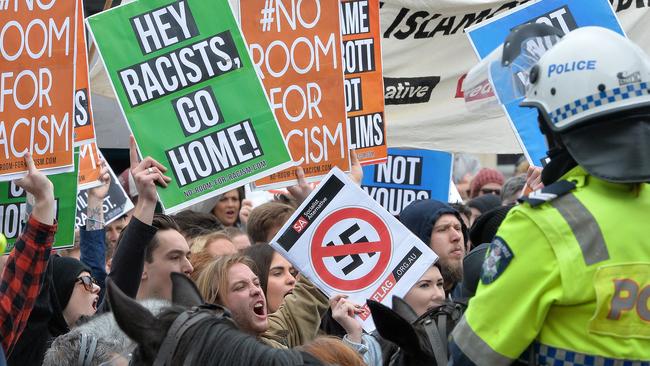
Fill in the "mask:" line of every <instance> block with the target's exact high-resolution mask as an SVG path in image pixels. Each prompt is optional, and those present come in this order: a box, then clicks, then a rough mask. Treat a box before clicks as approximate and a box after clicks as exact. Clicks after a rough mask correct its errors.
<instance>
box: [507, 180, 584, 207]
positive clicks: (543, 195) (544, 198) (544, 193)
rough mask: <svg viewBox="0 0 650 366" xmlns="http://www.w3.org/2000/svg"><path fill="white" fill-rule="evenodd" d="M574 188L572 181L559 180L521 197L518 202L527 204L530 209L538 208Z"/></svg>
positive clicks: (574, 184)
mask: <svg viewBox="0 0 650 366" xmlns="http://www.w3.org/2000/svg"><path fill="white" fill-rule="evenodd" d="M575 188H576V183H575V182H574V181H568V180H560V181H557V182H555V183H553V184H551V185H548V186H546V187H544V188H542V189H538V190H536V191H534V192H532V193H531V194H529V195H528V196H526V197H521V198H520V199H519V202H521V203H528V205H530V207H532V208H538V207H540V206H542V205H543V204H545V203H548V202H551V201H553V200H556V199H558V198H559V197H562V196H564V195H565V194H567V193H569V192H571V191H573V190H574V189H575Z"/></svg>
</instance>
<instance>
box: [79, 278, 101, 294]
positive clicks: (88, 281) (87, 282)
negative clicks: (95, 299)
mask: <svg viewBox="0 0 650 366" xmlns="http://www.w3.org/2000/svg"><path fill="white" fill-rule="evenodd" d="M77 282H81V284H83V285H84V288H85V289H86V291H88V292H93V291H94V290H95V285H97V280H95V279H94V278H92V277H91V276H81V277H78V278H77V281H75V283H77ZM97 286H99V285H97Z"/></svg>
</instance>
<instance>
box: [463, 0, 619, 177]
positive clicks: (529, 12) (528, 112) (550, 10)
mask: <svg viewBox="0 0 650 366" xmlns="http://www.w3.org/2000/svg"><path fill="white" fill-rule="evenodd" d="M527 23H543V24H547V25H550V26H553V27H555V28H557V29H559V30H561V31H562V32H563V33H565V34H566V33H568V32H570V31H572V30H574V29H576V28H579V27H586V26H599V27H604V28H608V29H611V30H613V31H615V32H618V33H620V34H622V35H625V34H624V32H623V28H622V27H621V25H620V23H619V21H618V19H617V18H616V15H615V13H614V9H612V7H611V5H610V3H609V2H608V1H607V0H571V1H569V0H543V1H539V2H534V3H532V4H529V5H525V6H522V7H517V8H516V9H515V10H514V11H512V12H509V13H504V14H503V15H502V16H500V17H497V18H494V19H492V20H490V21H488V22H485V23H481V24H479V25H477V26H475V27H471V28H469V29H468V30H467V35H468V37H469V39H470V42H471V43H472V46H473V47H474V51H475V52H476V54H477V56H478V57H479V59H483V58H485V57H487V56H488V55H489V54H490V53H491V52H492V51H494V50H495V49H497V48H498V47H499V46H500V45H501V44H502V43H503V41H504V40H505V38H506V37H507V36H508V34H509V33H510V31H511V30H512V29H513V28H514V27H516V26H518V25H522V24H527ZM491 82H492V83H493V86H494V89H495V92H496V94H497V97H498V98H499V100H500V101H501V103H503V107H504V110H505V112H506V116H507V117H508V120H509V121H510V123H511V125H512V127H513V128H514V130H515V132H516V134H517V138H518V139H519V142H520V145H521V146H522V149H523V150H524V153H525V154H526V157H527V158H528V161H529V162H530V163H531V164H532V165H535V166H541V162H542V160H543V159H544V158H545V157H546V151H547V150H548V148H547V146H546V141H545V139H544V136H543V135H542V133H541V132H540V131H539V128H538V123H537V112H536V111H535V110H533V109H530V108H522V107H520V106H519V103H520V102H521V100H522V99H523V98H519V99H515V100H511V98H509V96H510V95H512V85H511V82H510V83H508V82H506V81H505V80H503V79H499V78H491Z"/></svg>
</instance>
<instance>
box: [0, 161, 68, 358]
mask: <svg viewBox="0 0 650 366" xmlns="http://www.w3.org/2000/svg"><path fill="white" fill-rule="evenodd" d="M25 163H26V165H27V169H28V174H27V175H26V176H25V177H24V178H22V179H20V180H18V181H16V185H17V186H19V187H21V188H22V189H24V190H25V191H26V192H27V193H29V194H31V195H32V196H33V197H34V205H33V210H32V214H31V216H30V217H29V219H28V220H27V223H26V226H25V230H24V231H23V233H22V234H21V235H20V236H19V237H18V239H17V240H16V243H15V245H14V248H13V249H12V251H11V253H10V254H9V258H8V259H7V264H6V267H5V271H4V272H3V273H2V282H1V284H0V330H1V331H2V347H3V348H4V350H5V353H6V354H9V353H10V352H11V349H12V348H13V346H14V344H15V343H16V341H17V340H18V338H19V337H20V334H21V333H22V332H23V330H24V329H25V325H26V324H27V319H28V318H29V315H30V314H31V312H32V309H33V308H34V302H35V300H36V297H37V296H38V293H39V291H40V289H41V287H42V285H43V276H44V273H45V270H46V268H47V261H48V259H49V258H50V251H51V250H52V244H53V243H54V233H55V232H56V228H57V226H56V224H55V222H54V217H55V216H54V215H55V214H54V213H55V206H56V202H55V200H54V187H53V185H52V182H50V180H49V179H47V177H46V176H45V175H43V174H42V173H41V172H40V171H39V170H38V169H36V166H35V165H34V161H33V160H32V157H31V155H30V154H29V153H28V154H26V155H25Z"/></svg>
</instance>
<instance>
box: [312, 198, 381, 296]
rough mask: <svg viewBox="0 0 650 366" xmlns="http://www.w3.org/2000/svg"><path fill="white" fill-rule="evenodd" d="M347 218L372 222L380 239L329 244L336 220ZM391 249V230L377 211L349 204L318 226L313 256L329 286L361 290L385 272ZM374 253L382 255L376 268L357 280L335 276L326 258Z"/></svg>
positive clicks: (313, 261) (314, 262)
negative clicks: (327, 241) (329, 268)
mask: <svg viewBox="0 0 650 366" xmlns="http://www.w3.org/2000/svg"><path fill="white" fill-rule="evenodd" d="M345 219H358V220H362V221H366V222H368V223H369V224H370V225H371V226H372V227H374V228H375V230H377V233H378V234H379V241H375V242H367V243H352V244H347V245H333V246H329V247H328V246H325V245H324V244H325V243H324V239H325V234H327V232H328V231H329V230H330V229H331V228H332V227H333V226H334V225H335V224H336V223H338V222H340V221H341V220H345ZM391 248H392V245H391V238H390V230H388V226H386V223H385V222H384V221H383V220H382V219H381V218H380V217H379V216H377V214H375V213H374V212H372V211H368V210H366V209H364V208H359V207H348V208H343V209H340V210H338V211H335V212H333V213H332V214H330V215H329V216H328V217H326V218H325V219H324V220H323V221H322V222H321V223H320V224H319V225H318V227H317V228H316V231H315V232H314V236H313V240H312V243H311V259H312V263H313V265H314V269H315V270H316V274H317V275H318V276H319V277H320V278H321V279H322V280H323V281H324V282H325V283H327V284H328V285H329V286H332V287H334V288H336V289H339V290H343V291H358V290H361V289H364V288H366V287H368V286H370V285H371V284H373V283H374V282H375V281H377V279H378V278H379V276H381V274H382V273H384V271H385V270H386V268H387V267H388V263H389V262H390V256H391ZM373 252H374V253H377V254H378V255H379V260H378V261H377V263H376V264H375V267H374V268H373V269H372V270H371V271H370V272H368V274H366V275H364V276H362V277H360V278H357V279H353V280H346V279H343V278H339V277H337V276H335V275H333V274H332V273H331V272H330V271H329V270H328V269H327V266H326V265H325V258H326V257H334V256H346V255H351V254H361V253H373Z"/></svg>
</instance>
